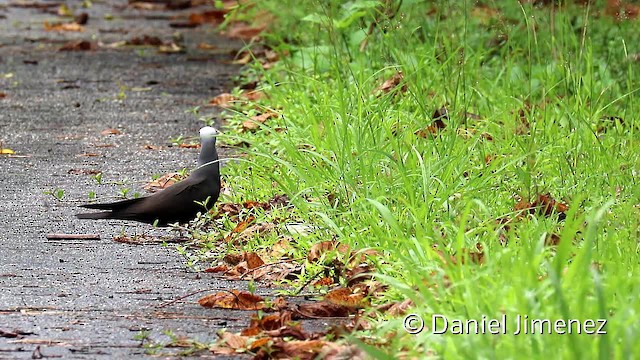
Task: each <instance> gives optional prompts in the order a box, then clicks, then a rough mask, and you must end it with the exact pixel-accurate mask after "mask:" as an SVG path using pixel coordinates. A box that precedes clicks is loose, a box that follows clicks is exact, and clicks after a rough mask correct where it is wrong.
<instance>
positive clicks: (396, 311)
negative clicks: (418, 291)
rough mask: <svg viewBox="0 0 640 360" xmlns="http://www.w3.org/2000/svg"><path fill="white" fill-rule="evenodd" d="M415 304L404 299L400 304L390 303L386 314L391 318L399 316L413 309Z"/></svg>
mask: <svg viewBox="0 0 640 360" xmlns="http://www.w3.org/2000/svg"><path fill="white" fill-rule="evenodd" d="M414 306H415V304H414V303H413V300H411V299H406V300H404V301H401V302H396V303H392V304H391V306H390V307H389V308H388V309H387V311H386V313H387V314H389V315H391V316H401V315H404V314H406V313H407V311H408V310H409V309H411V308H413V307H414Z"/></svg>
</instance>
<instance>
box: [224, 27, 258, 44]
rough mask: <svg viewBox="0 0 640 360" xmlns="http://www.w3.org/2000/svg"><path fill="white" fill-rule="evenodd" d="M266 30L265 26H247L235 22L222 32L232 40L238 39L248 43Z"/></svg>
mask: <svg viewBox="0 0 640 360" xmlns="http://www.w3.org/2000/svg"><path fill="white" fill-rule="evenodd" d="M266 28H267V25H266V24H263V25H249V24H246V23H242V22H235V23H233V24H231V26H229V28H228V29H227V30H226V31H224V32H223V34H224V35H226V36H228V37H230V38H232V39H240V40H246V41H250V40H253V39H254V38H257V37H258V36H260V34H261V33H262V32H263V31H264V30H265V29H266Z"/></svg>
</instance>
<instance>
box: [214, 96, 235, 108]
mask: <svg viewBox="0 0 640 360" xmlns="http://www.w3.org/2000/svg"><path fill="white" fill-rule="evenodd" d="M237 100H238V99H237V98H236V97H235V96H233V95H231V94H229V93H224V94H220V95H218V96H216V97H214V98H213V99H211V100H210V101H209V104H211V105H215V106H219V107H221V108H228V107H231V106H233V102H234V101H237Z"/></svg>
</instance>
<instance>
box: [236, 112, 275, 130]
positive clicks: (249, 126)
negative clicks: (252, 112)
mask: <svg viewBox="0 0 640 360" xmlns="http://www.w3.org/2000/svg"><path fill="white" fill-rule="evenodd" d="M279 116H280V115H279V114H277V113H275V112H272V111H268V112H266V113H264V114H260V115H256V116H252V117H251V119H250V120H246V121H244V122H243V123H242V131H253V130H256V129H258V128H259V127H260V124H264V123H265V122H266V121H267V120H269V119H271V118H277V117H279Z"/></svg>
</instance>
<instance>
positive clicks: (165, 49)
mask: <svg viewBox="0 0 640 360" xmlns="http://www.w3.org/2000/svg"><path fill="white" fill-rule="evenodd" d="M184 51H185V50H184V48H182V47H180V46H178V44H176V43H174V42H171V43H169V44H167V45H160V46H158V52H159V53H163V54H175V53H181V52H184Z"/></svg>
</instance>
